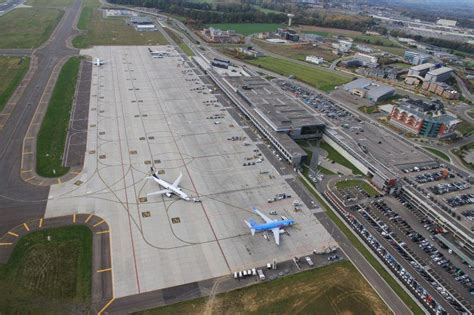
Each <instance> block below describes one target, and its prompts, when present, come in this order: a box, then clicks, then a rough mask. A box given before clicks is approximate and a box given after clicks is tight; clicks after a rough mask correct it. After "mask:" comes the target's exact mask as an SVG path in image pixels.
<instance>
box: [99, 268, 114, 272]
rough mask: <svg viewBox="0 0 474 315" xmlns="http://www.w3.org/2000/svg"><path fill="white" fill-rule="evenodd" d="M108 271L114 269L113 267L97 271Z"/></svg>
mask: <svg viewBox="0 0 474 315" xmlns="http://www.w3.org/2000/svg"><path fill="white" fill-rule="evenodd" d="M106 271H112V268H105V269H99V270H97V272H106Z"/></svg>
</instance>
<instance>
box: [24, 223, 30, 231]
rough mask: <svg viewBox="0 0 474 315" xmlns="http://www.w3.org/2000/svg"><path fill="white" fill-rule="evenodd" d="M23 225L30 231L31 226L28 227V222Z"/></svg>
mask: <svg viewBox="0 0 474 315" xmlns="http://www.w3.org/2000/svg"><path fill="white" fill-rule="evenodd" d="M23 226H24V227H25V229H26V230H27V231H28V232H29V231H30V228H29V227H28V224H26V223H23Z"/></svg>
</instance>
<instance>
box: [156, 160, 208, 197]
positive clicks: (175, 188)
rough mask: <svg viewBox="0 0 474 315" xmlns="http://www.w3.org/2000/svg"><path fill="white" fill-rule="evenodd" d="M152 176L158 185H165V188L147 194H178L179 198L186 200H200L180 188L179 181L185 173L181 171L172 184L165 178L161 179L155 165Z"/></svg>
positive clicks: (168, 195) (169, 195)
mask: <svg viewBox="0 0 474 315" xmlns="http://www.w3.org/2000/svg"><path fill="white" fill-rule="evenodd" d="M151 174H152V175H151V176H150V177H151V178H152V179H153V180H154V181H155V182H157V183H158V185H160V186H161V187H163V188H164V189H163V190H159V191H157V192H153V193H149V194H147V196H153V195H166V196H167V197H171V196H172V195H176V196H178V197H179V198H181V199H183V200H186V201H190V200H192V201H195V202H199V200H198V199H196V198H193V199H191V198H190V197H189V196H188V195H187V194H186V193H185V192H183V191H182V190H181V188H179V182H180V181H181V178H182V177H183V174H182V173H180V174H179V176H178V178H176V180H175V181H174V182H173V183H172V184H170V183H168V182H167V181H165V180H164V179H161V178H160V177H159V176H158V174H157V173H156V172H155V170H154V169H153V167H151Z"/></svg>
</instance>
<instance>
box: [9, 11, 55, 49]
mask: <svg viewBox="0 0 474 315" xmlns="http://www.w3.org/2000/svg"><path fill="white" fill-rule="evenodd" d="M62 15H63V11H61V10H58V9H46V8H27V9H26V8H22V9H16V10H13V11H12V12H9V13H8V14H6V15H4V16H1V17H0V30H1V34H2V35H1V40H0V48H36V47H38V46H40V45H41V44H42V43H44V42H45V41H46V40H47V39H48V38H49V36H50V35H51V33H52V32H53V30H54V28H55V27H56V25H57V24H58V22H59V21H60V20H61V17H62Z"/></svg>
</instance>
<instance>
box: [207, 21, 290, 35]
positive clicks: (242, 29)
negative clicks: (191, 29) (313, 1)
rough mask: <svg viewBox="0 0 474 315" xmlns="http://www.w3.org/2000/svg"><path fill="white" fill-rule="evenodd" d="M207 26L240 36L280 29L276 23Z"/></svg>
mask: <svg viewBox="0 0 474 315" xmlns="http://www.w3.org/2000/svg"><path fill="white" fill-rule="evenodd" d="M208 26H211V27H214V28H219V29H221V30H224V31H225V30H234V31H235V32H236V33H239V34H242V35H245V36H247V35H250V34H254V33H260V32H274V31H276V30H277V28H279V27H282V25H281V24H277V23H218V24H209V25H208Z"/></svg>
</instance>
